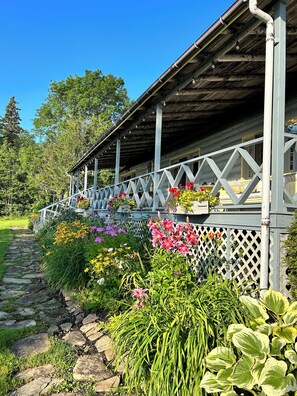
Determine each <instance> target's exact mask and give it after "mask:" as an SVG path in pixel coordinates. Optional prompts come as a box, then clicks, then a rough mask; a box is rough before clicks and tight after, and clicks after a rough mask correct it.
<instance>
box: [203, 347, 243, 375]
mask: <svg viewBox="0 0 297 396" xmlns="http://www.w3.org/2000/svg"><path fill="white" fill-rule="evenodd" d="M205 362H206V365H207V368H209V369H211V370H215V371H219V370H220V369H224V368H228V367H231V366H232V365H233V364H234V363H235V362H236V357H235V355H234V353H233V351H232V349H230V348H226V347H217V348H215V349H213V350H212V351H211V352H209V354H208V355H207V356H206V358H205Z"/></svg>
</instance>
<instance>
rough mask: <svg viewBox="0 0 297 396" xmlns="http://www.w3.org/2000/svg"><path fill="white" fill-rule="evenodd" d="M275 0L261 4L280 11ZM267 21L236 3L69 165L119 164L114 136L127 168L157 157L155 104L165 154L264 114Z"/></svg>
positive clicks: (292, 16) (294, 4) (293, 66)
mask: <svg viewBox="0 0 297 396" xmlns="http://www.w3.org/2000/svg"><path fill="white" fill-rule="evenodd" d="M276 3H277V1H276V0H259V1H258V7H259V8H260V9H262V10H264V11H265V12H267V13H269V14H270V15H272V16H273V15H274V5H275V4H276ZM296 21H297V0H287V37H286V40H287V62H286V70H287V90H286V94H287V95H290V91H291V90H292V91H293V86H294V84H293V82H295V81H296V75H297V56H296V55H297V40H296V36H297V29H296ZM264 59H265V25H264V24H263V23H261V21H259V20H258V19H256V18H255V17H254V16H252V15H251V13H250V11H249V10H248V2H244V1H242V0H238V1H236V2H235V3H234V4H233V5H232V6H231V7H230V8H229V9H228V10H227V11H226V12H225V13H224V14H223V15H222V16H221V18H220V19H218V20H217V21H216V22H215V23H214V24H213V25H212V26H211V27H210V28H209V29H208V30H207V31H206V32H205V33H204V34H203V35H202V36H201V37H200V38H198V39H197V40H196V41H195V42H194V43H193V44H192V46H191V47H190V48H189V49H188V50H187V51H186V52H184V53H183V54H182V55H181V56H180V57H179V58H178V59H177V61H176V62H174V63H173V64H172V65H171V66H170V67H169V68H168V69H167V70H166V71H165V72H164V73H163V74H162V75H161V76H160V77H159V78H158V79H157V80H156V81H155V82H154V83H153V84H152V85H151V86H150V87H149V88H148V89H147V90H146V91H145V92H144V93H143V94H142V95H141V96H140V97H139V98H138V99H137V100H136V101H135V102H134V104H133V105H132V106H131V107H130V108H129V109H128V110H127V111H126V112H125V113H124V114H123V115H122V116H121V118H120V119H119V120H118V121H117V122H116V124H115V125H114V126H113V127H112V128H110V129H109V130H107V131H106V132H105V133H104V134H103V135H102V136H101V137H100V138H99V140H98V141H97V142H96V143H95V144H94V145H93V146H92V147H90V148H89V150H88V151H87V152H86V153H85V154H84V155H83V156H82V157H81V158H80V159H79V160H78V161H77V163H76V164H75V165H74V166H72V168H71V169H69V173H75V172H76V171H78V170H80V169H81V168H82V167H83V166H85V165H90V164H91V163H92V162H93V161H94V159H95V158H98V161H99V168H114V166H115V153H116V139H117V138H118V137H120V138H121V166H126V167H130V166H133V165H136V164H138V163H142V162H144V161H146V160H151V159H152V158H153V153H154V140H155V118H156V116H155V107H156V104H157V103H163V121H162V153H167V152H170V151H172V150H174V149H176V148H177V147H182V146H183V145H185V144H188V143H190V142H193V141H196V140H199V138H201V137H203V136H205V135H209V134H213V133H217V132H219V131H220V130H222V128H223V126H224V127H227V126H228V125H231V124H232V123H234V122H235V121H236V120H242V119H244V118H246V117H248V116H249V115H251V114H252V113H254V112H255V110H256V111H258V112H259V111H262V109H263V98H264V77H265V76H264V73H265V62H264Z"/></svg>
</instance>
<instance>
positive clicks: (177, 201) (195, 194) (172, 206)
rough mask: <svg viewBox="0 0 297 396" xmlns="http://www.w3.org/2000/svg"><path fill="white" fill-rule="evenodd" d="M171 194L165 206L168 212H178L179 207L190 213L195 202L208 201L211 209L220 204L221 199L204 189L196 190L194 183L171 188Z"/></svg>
mask: <svg viewBox="0 0 297 396" xmlns="http://www.w3.org/2000/svg"><path fill="white" fill-rule="evenodd" d="M169 192H170V196H169V198H168V200H167V202H166V205H165V208H166V210H167V211H168V212H176V210H177V206H180V207H181V208H182V209H183V210H185V211H186V212H190V211H191V210H192V205H193V202H194V201H198V202H201V201H208V204H209V207H210V208H212V207H214V206H216V205H218V204H219V199H218V198H216V197H214V196H213V195H211V194H210V193H209V192H208V191H207V190H206V189H205V188H204V187H200V188H199V190H196V189H195V186H194V183H193V182H188V183H187V184H186V186H182V185H180V186H179V187H171V188H170V189H169Z"/></svg>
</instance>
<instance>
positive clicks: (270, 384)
mask: <svg viewBox="0 0 297 396" xmlns="http://www.w3.org/2000/svg"><path fill="white" fill-rule="evenodd" d="M240 300H241V302H242V304H243V306H244V308H245V309H246V310H247V312H248V313H249V315H250V317H251V322H250V326H249V327H246V326H244V325H243V324H239V325H238V324H232V325H230V326H229V328H228V332H227V337H228V338H229V339H230V340H231V342H232V344H231V346H230V347H229V348H225V347H224V348H222V347H217V348H215V349H214V350H212V351H211V352H210V353H209V354H208V355H207V357H206V359H205V362H206V366H207V368H208V369H209V370H210V371H208V372H207V373H206V374H205V375H204V377H203V379H202V382H201V387H203V388H204V389H205V390H206V391H207V392H208V393H216V392H220V394H221V395H225V396H227V395H230V396H232V395H234V396H235V395H237V394H238V393H237V391H238V390H240V391H241V390H242V391H248V392H250V394H251V395H262V396H264V395H267V396H271V395H275V396H281V395H289V394H291V392H293V391H297V380H296V377H297V343H296V338H297V302H294V303H293V304H291V305H290V303H289V301H288V300H287V298H286V297H284V296H283V295H282V294H281V293H280V292H276V291H274V290H268V291H266V292H265V293H264V295H263V300H262V301H261V302H260V301H259V300H256V299H253V298H251V297H248V296H242V297H240Z"/></svg>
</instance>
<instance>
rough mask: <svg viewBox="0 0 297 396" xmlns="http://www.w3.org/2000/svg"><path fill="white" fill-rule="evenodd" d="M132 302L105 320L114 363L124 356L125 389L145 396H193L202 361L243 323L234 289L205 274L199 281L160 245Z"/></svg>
mask: <svg viewBox="0 0 297 396" xmlns="http://www.w3.org/2000/svg"><path fill="white" fill-rule="evenodd" d="M151 262H152V270H151V271H150V272H149V273H148V275H147V276H146V278H145V279H144V280H143V288H142V289H137V290H134V292H133V295H134V296H136V301H135V304H134V306H133V307H132V308H131V309H130V310H128V311H126V312H124V313H122V314H120V315H117V316H114V317H112V318H111V320H110V323H109V325H108V327H107V329H108V331H109V332H110V334H111V337H112V339H113V342H114V345H115V349H116V353H117V357H116V364H117V363H120V362H121V361H122V360H125V359H127V365H126V368H125V371H124V382H125V386H126V390H127V392H128V393H129V394H130V393H132V392H134V393H136V394H144V395H148V396H156V395H158V396H174V395H176V396H199V395H203V394H204V393H203V392H204V391H203V390H201V388H200V386H199V385H200V381H201V378H202V377H203V374H204V371H205V369H204V366H203V359H204V357H205V356H206V355H207V353H208V352H209V351H210V350H212V349H213V348H214V347H215V346H217V345H218V344H222V343H224V341H225V340H224V334H225V332H226V330H227V328H228V326H229V325H230V324H231V323H238V322H241V323H242V322H244V318H243V317H242V314H241V306H240V302H239V290H238V288H237V286H236V284H235V283H234V282H232V281H228V280H222V279H221V278H220V277H219V276H217V275H209V277H208V279H207V280H205V281H204V282H203V283H201V284H200V285H198V284H197V282H196V279H195V278H194V276H193V274H192V273H191V272H190V271H189V267H188V264H187V262H186V259H185V258H184V257H181V256H178V255H177V254H174V253H168V252H166V251H164V250H162V249H159V250H157V251H155V253H154V254H153V256H152V258H151Z"/></svg>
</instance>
